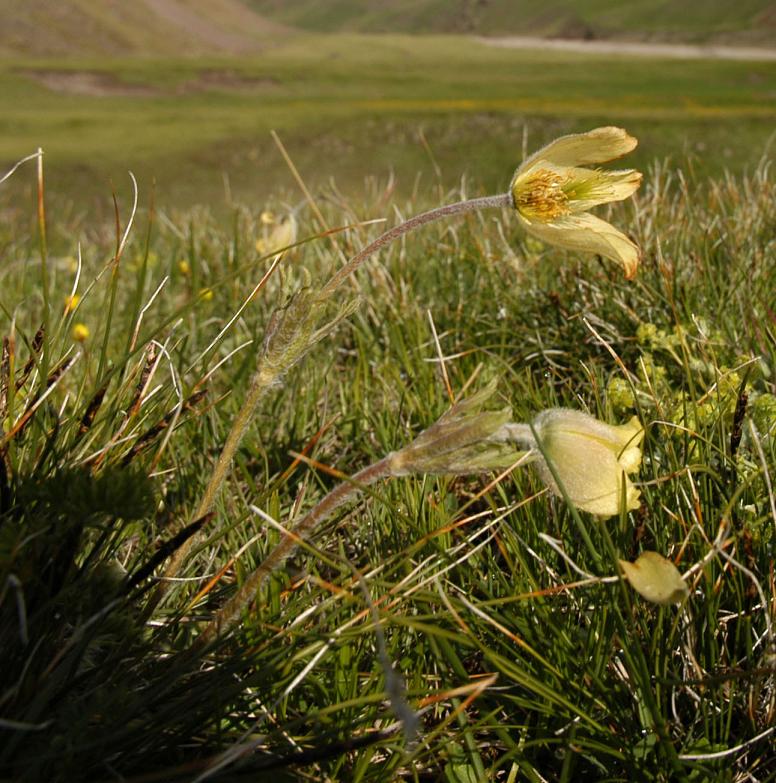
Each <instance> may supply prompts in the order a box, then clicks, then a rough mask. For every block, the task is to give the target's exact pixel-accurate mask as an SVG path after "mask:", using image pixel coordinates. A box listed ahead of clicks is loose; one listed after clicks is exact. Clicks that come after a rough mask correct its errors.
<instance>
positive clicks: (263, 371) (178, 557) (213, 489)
mask: <svg viewBox="0 0 776 783" xmlns="http://www.w3.org/2000/svg"><path fill="white" fill-rule="evenodd" d="M512 205H513V199H512V194H511V193H502V194H500V195H498V196H484V197H482V198H475V199H469V200H468V201H458V202H456V203H455V204H447V205H445V206H442V207H437V208H436V209H432V210H429V211H428V212H422V213H421V214H420V215H415V216H414V217H411V218H410V219H409V220H405V221H404V222H403V223H400V224H399V225H398V226H394V227H393V228H391V229H389V230H388V231H386V232H385V233H384V234H382V235H380V236H379V237H378V238H377V239H375V240H374V242H371V243H370V244H368V245H367V246H366V247H365V248H364V249H363V250H361V251H360V252H358V253H356V255H354V256H353V257H352V258H351V259H350V260H349V261H348V262H347V263H346V264H345V266H343V267H341V268H340V269H339V270H338V271H337V272H336V273H335V274H334V275H332V277H331V279H330V280H329V282H328V283H326V285H325V286H324V287H323V289H322V290H321V292H320V295H319V299H320V300H325V299H327V298H329V297H331V296H332V294H333V293H334V291H335V290H336V289H337V288H338V287H339V286H340V285H341V284H342V283H343V282H344V281H345V280H346V279H347V278H348V277H349V276H350V275H351V274H353V272H355V271H356V270H357V269H358V268H359V267H360V266H361V264H362V263H363V262H364V261H366V259H367V258H369V256H371V255H373V254H374V253H376V252H377V251H378V250H381V249H382V248H383V247H385V246H386V245H387V244H389V243H390V242H392V241H393V240H394V239H398V238H399V237H400V236H403V235H404V234H407V233H409V232H410V231H414V230H415V229H416V228H420V227H421V226H423V225H425V224H426V223H431V222H433V221H435V220H442V219H443V218H447V217H451V216H453V215H459V214H463V213H465V212H475V211H477V210H480V209H489V208H506V207H511V206H512ZM286 369H287V368H284V367H271V366H268V365H265V364H264V363H262V364H260V365H259V368H258V370H257V372H256V373H255V375H254V377H253V380H252V381H251V386H250V389H249V390H248V395H247V396H246V398H245V401H244V402H243V404H242V407H241V408H240V411H239V412H238V414H237V416H236V418H235V420H234V421H233V422H232V427H231V430H230V431H229V435H228V436H227V439H226V442H225V443H224V448H223V449H222V451H221V454H220V456H219V458H218V462H217V463H216V465H215V467H214V469H213V473H212V475H211V477H210V481H209V482H208V485H207V487H206V488H205V493H204V495H203V496H202V500H201V501H200V504H199V506H198V507H197V510H196V511H195V513H194V515H193V517H192V519H200V518H201V517H203V516H204V515H205V514H208V513H210V511H212V510H213V506H214V505H215V502H216V498H217V496H218V491H219V489H220V488H221V485H222V484H223V482H224V479H225V478H226V474H227V472H228V470H229V467H230V465H231V463H232V459H233V457H234V455H235V453H236V451H237V449H238V447H239V445H240V443H241V442H242V439H243V436H244V435H245V433H246V431H247V429H248V426H249V425H250V422H251V419H252V418H253V413H254V411H255V410H256V406H257V405H258V403H259V401H260V400H261V398H262V397H263V396H264V393H265V392H266V391H267V390H268V389H269V388H271V387H272V386H275V385H277V382H278V381H279V380H280V379H281V377H282V376H283V374H284V373H285V371H286ZM378 464H379V463H378ZM354 480H355V481H359V479H358V478H354ZM375 480H376V479H375ZM360 481H361V483H364V482H363V480H360ZM346 486H351V485H346ZM351 491H352V487H351ZM346 497H347V496H346ZM322 502H323V501H322ZM342 502H344V500H343V501H342ZM335 508H336V506H335ZM333 510H334V509H330V510H329V511H327V513H331V511H333ZM311 513H312V512H311ZM305 519H306V518H305ZM303 522H304V520H303ZM300 524H301V523H300ZM312 524H313V525H314V524H315V521H313V523H312ZM199 538H200V537H199V536H192V537H191V538H190V539H189V540H188V541H186V542H185V543H184V544H183V545H182V546H181V547H180V548H179V549H178V550H177V551H176V552H175V554H174V555H173V557H172V559H171V560H170V562H169V564H168V566H167V568H166V570H165V572H164V575H163V578H164V579H165V580H166V581H162V582H160V583H159V585H158V586H157V588H156V590H155V591H154V593H153V594H152V595H151V597H150V599H149V601H148V604H147V605H146V610H145V613H146V617H149V616H150V615H151V614H152V613H153V611H154V609H156V607H157V606H158V605H159V604H160V603H161V602H162V601H163V600H164V599H165V597H166V596H167V594H168V593H169V591H170V589H171V587H172V584H173V583H172V582H171V581H170V579H171V578H172V577H174V576H175V575H176V574H177V573H178V571H179V570H180V569H181V567H182V566H183V564H184V563H185V561H186V558H187V557H188V555H189V552H190V551H191V549H192V548H193V547H194V545H195V544H196V543H197V542H198V541H199ZM284 545H287V546H289V551H290V548H292V547H291V543H288V544H284V542H281V544H279V545H278V546H284ZM262 579H263V577H262V576H259V578H258V580H259V581H258V582H257V586H258V584H260V583H261V580H262ZM253 592H255V588H254V590H253ZM238 597H239V594H238V596H235V599H233V600H236V599H237V598H238ZM226 608H227V607H225V609H226ZM236 611H238V612H239V611H241V606H240V608H239V609H237V610H236Z"/></svg>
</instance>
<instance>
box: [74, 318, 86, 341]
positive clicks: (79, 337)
mask: <svg viewBox="0 0 776 783" xmlns="http://www.w3.org/2000/svg"><path fill="white" fill-rule="evenodd" d="M71 334H72V336H73V339H74V340H75V341H76V342H78V343H83V342H85V341H86V340H88V339H89V327H88V326H87V325H86V324H82V323H77V324H74V325H73V331H72V332H71Z"/></svg>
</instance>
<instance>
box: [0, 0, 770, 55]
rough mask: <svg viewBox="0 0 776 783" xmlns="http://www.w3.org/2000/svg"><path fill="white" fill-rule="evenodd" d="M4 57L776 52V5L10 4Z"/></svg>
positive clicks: (639, 0) (560, 0) (554, 1)
mask: <svg viewBox="0 0 776 783" xmlns="http://www.w3.org/2000/svg"><path fill="white" fill-rule="evenodd" d="M0 20H1V21H2V24H0V55H11V54H25V55H39V56H44V55H66V54H79V55H88V54H125V55H134V54H139V55H146V56H162V55H170V54H184V55H196V54H203V53H224V54H250V53H256V52H259V51H261V50H262V49H263V48H264V47H266V46H267V45H271V44H273V43H277V42H278V41H279V40H282V39H283V38H284V37H286V36H288V35H289V34H292V32H293V31H294V30H306V31H315V32H327V33H332V32H361V33H409V34H420V35H428V34H448V33H452V34H475V35H485V36H505V35H521V36H538V37H557V38H571V39H584V40H622V41H652V42H668V43H679V42H681V43H702V44H717V45H719V44H735V45H746V44H750V45H764V46H772V45H774V41H776V4H775V3H774V2H772V0H738V1H737V2H735V3H731V2H729V1H728V0H685V1H684V2H679V1H678V0H631V1H630V2H617V0H589V1H588V2H585V3H580V2H577V1H576V0H326V2H320V0H134V1H133V2H131V3H129V2H124V0H100V1H99V2H93V1H92V0H0Z"/></svg>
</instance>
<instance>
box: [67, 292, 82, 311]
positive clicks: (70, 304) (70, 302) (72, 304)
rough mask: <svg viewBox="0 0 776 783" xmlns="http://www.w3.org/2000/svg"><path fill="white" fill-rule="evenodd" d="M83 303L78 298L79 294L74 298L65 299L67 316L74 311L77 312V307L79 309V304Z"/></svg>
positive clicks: (74, 295) (73, 296)
mask: <svg viewBox="0 0 776 783" xmlns="http://www.w3.org/2000/svg"><path fill="white" fill-rule="evenodd" d="M80 301H81V297H80V296H78V294H73V295H72V296H66V297H65V314H67V313H72V312H73V310H75V308H76V307H78V303H79V302H80Z"/></svg>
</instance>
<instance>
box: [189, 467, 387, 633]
mask: <svg viewBox="0 0 776 783" xmlns="http://www.w3.org/2000/svg"><path fill="white" fill-rule="evenodd" d="M392 457H393V455H392V454H389V455H388V456H386V457H383V459H381V460H379V461H378V462H375V463H374V464H372V465H370V466H369V467H367V468H364V469H363V470H361V471H359V472H358V473H356V474H355V475H354V476H352V477H351V478H350V479H348V480H347V481H345V482H343V483H342V484H339V485H338V486H336V487H335V488H334V489H333V490H332V491H331V492H329V494H328V495H326V497H324V498H323V499H322V500H321V501H320V502H319V503H318V504H317V505H316V506H314V507H313V508H312V509H311V510H310V511H308V512H307V514H306V515H305V516H304V517H303V518H302V519H301V521H300V522H299V523H298V524H297V525H295V526H294V527H293V528H291V529H290V530H288V531H286V532H285V534H284V537H283V538H282V539H281V540H280V542H279V543H278V544H277V545H276V546H275V548H274V549H273V550H272V551H271V552H270V553H269V554H268V555H267V557H266V558H265V559H264V561H263V562H262V563H261V564H260V565H259V566H258V568H256V570H255V571H253V573H252V574H251V575H250V576H249V577H248V578H247V579H246V580H245V582H244V583H243V585H242V587H241V588H240V589H239V590H238V591H237V592H236V593H235V595H234V596H233V597H232V598H231V599H230V600H229V601H228V602H227V603H226V604H225V605H224V607H223V608H222V609H221V610H220V611H219V612H218V613H217V614H216V616H215V617H214V618H213V619H212V620H211V621H210V623H208V625H207V626H205V629H204V630H203V632H202V634H201V635H200V636H199V638H198V639H197V644H198V645H204V644H207V643H208V642H211V641H213V640H214V639H215V638H216V637H217V636H219V635H221V634H223V633H226V632H227V631H229V630H231V629H232V628H233V627H234V626H235V625H237V623H238V622H239V620H240V617H241V616H242V613H243V611H244V610H246V609H248V608H249V607H250V605H251V603H252V602H253V600H254V598H255V596H256V593H257V591H258V590H259V588H260V587H261V585H262V584H263V583H264V581H265V580H266V579H267V577H269V575H270V574H271V573H273V571H276V570H277V569H278V568H280V566H281V565H283V563H284V562H285V560H286V558H288V556H289V555H290V554H291V553H292V552H293V551H294V549H296V546H297V544H298V543H299V542H300V541H301V540H302V539H304V538H306V537H307V536H308V535H309V534H310V532H311V531H312V530H313V529H314V528H315V527H317V526H318V525H319V524H320V523H321V522H323V521H324V520H326V519H327V518H328V517H330V516H331V515H332V514H333V513H334V512H335V511H336V510H337V509H338V508H339V507H340V506H341V505H343V503H346V502H347V501H348V500H350V499H351V498H353V497H355V496H357V495H358V494H360V493H361V492H362V491H363V489H364V488H365V487H367V486H369V485H370V484H374V483H375V482H376V481H379V480H380V479H384V478H388V477H389V476H391V459H392Z"/></svg>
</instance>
